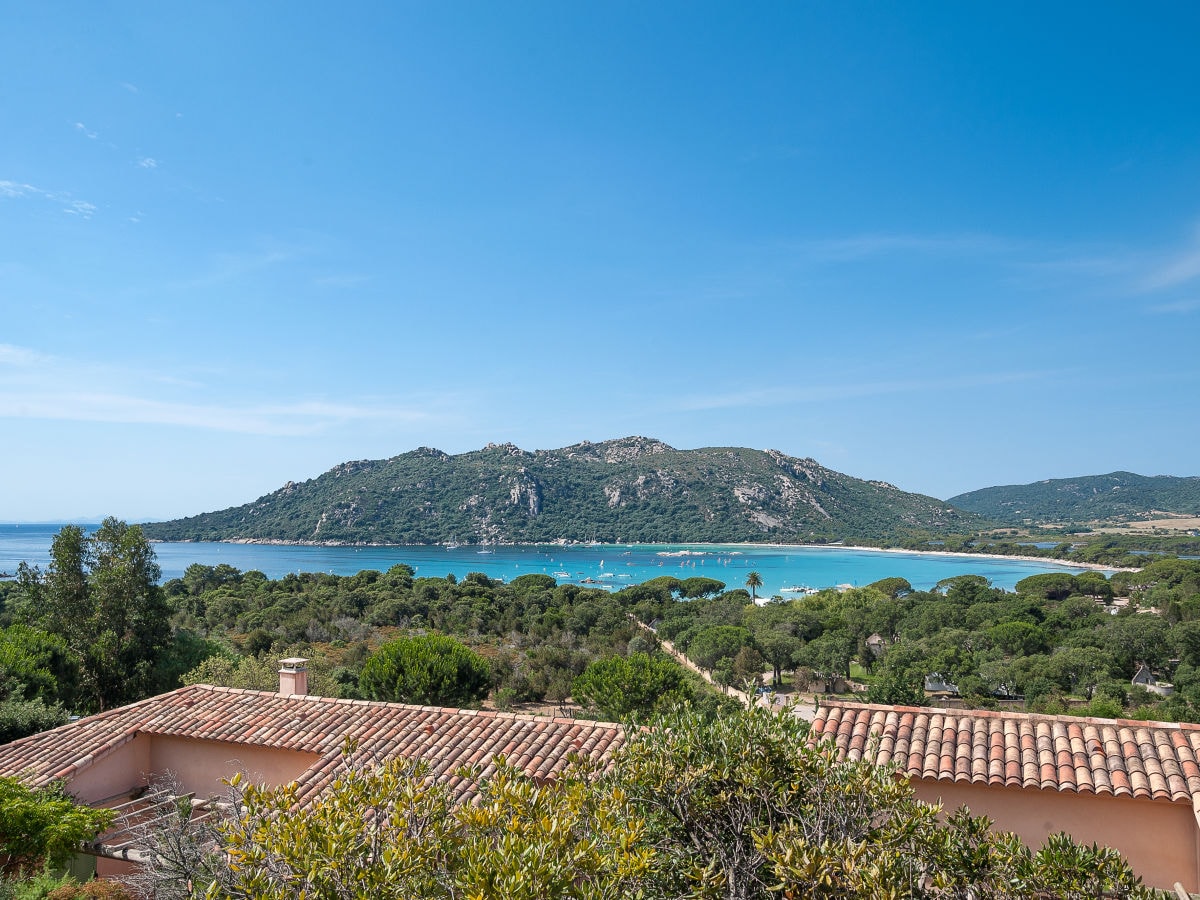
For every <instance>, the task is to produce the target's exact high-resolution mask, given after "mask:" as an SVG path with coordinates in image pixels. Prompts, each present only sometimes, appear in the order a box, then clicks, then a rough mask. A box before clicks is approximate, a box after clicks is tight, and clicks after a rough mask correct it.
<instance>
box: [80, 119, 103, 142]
mask: <svg viewBox="0 0 1200 900" xmlns="http://www.w3.org/2000/svg"><path fill="white" fill-rule="evenodd" d="M75 130H76V131H78V132H80V133H81V134H83V135H84V136H85V137H87V138H90V139H91V140H93V141H94V140H96V138H98V137H100V135H99V133H98V132H95V131H92V129H90V128H88V127H87V126H86V125H84V124H83V123H82V122H76V123H75Z"/></svg>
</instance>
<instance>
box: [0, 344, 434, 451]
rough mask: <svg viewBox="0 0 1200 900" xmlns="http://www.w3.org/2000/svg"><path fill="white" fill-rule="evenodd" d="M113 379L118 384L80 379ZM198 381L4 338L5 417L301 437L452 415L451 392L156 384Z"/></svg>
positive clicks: (1, 390) (0, 392)
mask: <svg viewBox="0 0 1200 900" xmlns="http://www.w3.org/2000/svg"><path fill="white" fill-rule="evenodd" d="M95 384H112V385H114V387H113V388H112V389H111V390H89V389H87V388H80V385H95ZM179 387H183V388H185V389H187V393H188V394H194V393H195V392H196V391H197V390H202V389H203V387H202V386H201V385H197V384H196V383H195V382H194V381H193V382H189V381H187V380H185V379H178V378H174V377H173V376H170V375H167V374H163V373H139V372H135V371H123V370H118V369H114V368H112V367H104V366H94V365H88V364H83V363H78V362H75V361H72V360H69V359H62V358H57V357H50V356H46V355H44V354H42V353H39V352H38V351H37V350H34V349H32V348H29V347H20V346H17V345H14V344H0V418H12V419H43V420H55V421H69V422H101V423H113V424H137V425H165V426H174V427H183V428H197V429H204V430H208V431H224V432H235V433H239V434H255V435H269V436H280V437H299V436H306V435H315V434H320V433H322V432H326V431H329V430H331V429H333V428H337V427H342V426H345V425H347V424H350V423H355V422H382V423H392V424H398V425H416V424H426V423H429V422H433V421H440V420H442V419H445V418H446V412H445V410H446V409H448V408H449V406H450V403H449V402H448V398H445V397H433V398H426V399H424V400H422V401H420V402H412V403H396V402H390V401H378V402H334V401H329V400H325V399H315V400H314V399H296V400H290V401H286V402H281V403H265V404H242V403H238V402H231V403H223V402H219V401H218V402H206V403H196V402H190V401H189V400H187V399H185V400H176V399H172V398H164V397H161V396H154V395H153V394H152V393H151V392H152V391H156V390H157V391H164V390H165V391H170V390H172V389H173V388H179Z"/></svg>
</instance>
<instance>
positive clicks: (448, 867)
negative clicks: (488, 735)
mask: <svg viewBox="0 0 1200 900" xmlns="http://www.w3.org/2000/svg"><path fill="white" fill-rule="evenodd" d="M350 752H351V753H352V749H351V750H350ZM463 774H464V775H465V776H466V777H469V778H471V779H472V780H475V781H476V787H477V789H478V792H479V796H478V800H477V802H475V803H471V804H461V805H456V804H455V803H454V802H453V797H452V795H451V794H450V792H449V789H448V787H447V785H446V784H445V783H444V782H438V783H431V781H430V779H429V778H428V775H429V771H428V767H427V766H426V765H425V764H424V763H421V762H410V761H408V760H404V759H400V758H397V759H393V760H391V761H389V762H387V763H385V764H384V765H383V766H381V767H379V768H371V767H366V766H363V765H360V764H358V763H357V762H356V761H355V760H354V759H353V757H352V756H351V758H350V760H349V763H348V766H347V770H346V772H345V773H344V774H343V775H341V776H340V777H339V778H338V779H337V781H336V782H335V783H334V784H333V785H332V786H331V788H330V789H329V790H328V791H326V792H324V793H323V794H322V795H321V796H320V797H319V798H318V799H317V800H316V802H315V803H313V804H312V805H311V806H310V807H308V808H307V809H306V810H305V814H304V815H301V816H297V815H294V814H293V810H294V808H295V803H296V796H295V788H294V787H292V786H289V787H284V788H281V789H278V790H262V789H259V788H256V787H253V786H247V787H245V788H244V793H243V794H242V797H241V802H240V805H239V809H238V816H237V817H236V818H235V819H233V820H231V821H229V822H227V823H226V824H225V825H224V826H223V829H222V830H223V832H224V838H225V848H226V850H227V852H228V854H229V860H230V863H231V865H230V867H229V870H228V871H227V872H226V873H225V875H224V877H222V878H221V879H220V880H219V881H218V882H217V883H215V884H214V885H213V887H212V889H211V890H210V892H209V895H210V896H212V897H217V896H223V897H239V898H240V897H245V898H254V900H273V898H279V900H284V898H288V900H290V898H293V897H297V896H307V897H321V898H325V900H341V898H347V900H349V898H354V900H359V898H361V900H368V898H369V900H388V898H397V900H401V898H403V900H409V898H418V897H419V898H422V900H458V898H497V900H499V898H505V900H559V898H562V900H567V898H578V900H610V898H611V900H616V898H621V897H636V896H638V886H639V885H640V884H641V883H643V882H644V881H645V880H646V878H647V877H648V874H649V868H650V860H651V857H652V850H651V848H650V847H649V845H648V844H647V841H646V839H645V826H644V823H643V822H642V821H641V820H640V818H639V817H638V816H637V814H636V813H635V812H634V811H633V810H632V809H631V808H630V806H629V802H628V799H627V797H626V795H625V793H624V791H623V790H622V789H621V788H620V786H619V785H617V784H614V783H612V782H611V781H610V780H608V779H606V778H604V777H603V776H602V775H600V773H599V772H598V771H597V770H596V769H595V767H594V766H591V765H589V764H585V763H582V762H581V763H578V764H576V765H574V766H572V767H570V768H568V769H567V770H566V771H564V772H562V773H560V774H559V776H558V777H556V778H554V779H553V780H550V781H547V782H535V781H534V780H533V779H531V778H528V777H526V776H524V775H522V774H521V773H519V772H518V771H516V770H515V769H513V768H511V767H510V766H508V765H507V764H506V763H505V762H504V761H503V760H499V761H498V762H497V766H496V770H495V771H494V773H493V774H491V775H490V776H488V777H487V778H486V779H483V780H478V775H477V774H476V773H463Z"/></svg>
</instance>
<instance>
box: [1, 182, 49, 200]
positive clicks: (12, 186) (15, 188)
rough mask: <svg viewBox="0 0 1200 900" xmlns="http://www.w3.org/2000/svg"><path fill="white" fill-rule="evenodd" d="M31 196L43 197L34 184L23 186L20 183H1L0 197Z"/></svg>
mask: <svg viewBox="0 0 1200 900" xmlns="http://www.w3.org/2000/svg"><path fill="white" fill-rule="evenodd" d="M31 194H36V195H38V196H42V194H43V192H42V191H39V190H38V189H37V188H35V187H34V186H33V185H32V184H22V183H21V182H19V181H0V197H28V196H30V195H31Z"/></svg>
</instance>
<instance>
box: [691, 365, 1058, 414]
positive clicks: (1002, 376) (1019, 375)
mask: <svg viewBox="0 0 1200 900" xmlns="http://www.w3.org/2000/svg"><path fill="white" fill-rule="evenodd" d="M1048 374H1050V373H1047V372H996V373H989V374H984V375H968V376H964V377H962V378H956V379H949V380H948V379H939V380H915V379H914V380H910V381H892V380H889V381H871V382H861V383H858V384H824V385H807V386H804V387H769V388H761V389H752V390H747V391H739V392H733V393H726V394H709V395H705V396H694V397H687V398H684V399H682V400H681V401H680V402H679V403H678V404H676V408H679V409H685V410H691V411H698V410H708V409H731V408H738V407H746V406H755V407H758V406H790V405H793V404H797V403H822V402H828V401H832V400H848V399H851V398H859V397H883V396H888V395H891V394H908V393H915V392H921V393H926V392H929V391H938V392H942V391H946V390H963V389H968V388H978V387H987V386H991V385H999V384H1013V383H1016V382H1025V381H1033V380H1036V379H1039V378H1042V377H1045V376H1046V375H1048Z"/></svg>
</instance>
